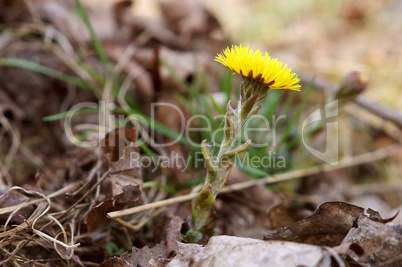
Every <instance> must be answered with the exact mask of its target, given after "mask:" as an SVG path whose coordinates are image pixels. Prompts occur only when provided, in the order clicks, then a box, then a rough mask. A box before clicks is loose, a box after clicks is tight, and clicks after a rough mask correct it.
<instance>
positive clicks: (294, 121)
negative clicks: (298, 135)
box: [275, 78, 315, 153]
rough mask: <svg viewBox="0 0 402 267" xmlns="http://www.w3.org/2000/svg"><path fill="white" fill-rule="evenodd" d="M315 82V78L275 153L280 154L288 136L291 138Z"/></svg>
mask: <svg viewBox="0 0 402 267" xmlns="http://www.w3.org/2000/svg"><path fill="white" fill-rule="evenodd" d="M314 81H315V78H313V80H312V81H311V82H310V84H309V86H308V88H307V90H306V92H305V94H304V96H303V99H302V101H301V103H300V104H299V106H298V107H297V109H296V112H295V114H293V117H292V119H291V120H290V122H289V123H288V125H287V126H286V128H285V130H284V132H283V134H282V137H281V139H280V141H279V142H278V145H277V147H276V149H275V152H277V153H278V152H279V151H280V150H281V147H282V145H283V144H284V143H285V141H286V139H287V138H288V136H289V134H290V132H291V130H292V127H293V125H294V124H295V123H296V121H297V119H298V118H299V116H300V113H301V111H302V110H303V107H304V106H305V104H306V103H307V99H308V96H309V94H310V92H311V89H312V88H313V85H314Z"/></svg>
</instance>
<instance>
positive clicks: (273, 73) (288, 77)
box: [215, 45, 301, 91]
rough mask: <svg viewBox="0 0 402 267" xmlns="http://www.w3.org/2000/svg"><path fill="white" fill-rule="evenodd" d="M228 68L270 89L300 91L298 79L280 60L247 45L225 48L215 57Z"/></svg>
mask: <svg viewBox="0 0 402 267" xmlns="http://www.w3.org/2000/svg"><path fill="white" fill-rule="evenodd" d="M215 61H217V62H220V63H222V64H223V65H224V66H225V67H227V68H228V69H229V70H231V71H233V72H236V73H237V74H240V75H241V76H243V77H244V78H246V79H250V80H252V81H253V82H256V83H258V84H259V85H264V86H266V87H269V88H271V89H279V90H285V89H287V90H295V91H300V87H301V86H300V79H299V78H298V77H297V75H296V74H295V73H293V72H292V70H291V69H290V68H289V67H288V66H287V65H286V64H283V62H282V61H280V60H278V59H277V58H275V59H274V58H271V57H270V56H269V54H268V53H267V52H265V54H264V55H262V53H261V51H260V50H257V51H255V52H254V51H253V49H250V48H249V46H248V45H247V46H242V45H240V46H237V45H234V46H232V48H229V47H228V48H226V49H225V50H224V51H223V53H221V54H218V55H217V56H216V57H215ZM252 81H249V82H252Z"/></svg>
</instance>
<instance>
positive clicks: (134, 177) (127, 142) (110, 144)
mask: <svg viewBox="0 0 402 267" xmlns="http://www.w3.org/2000/svg"><path fill="white" fill-rule="evenodd" d="M137 140H138V134H137V130H136V129H135V128H134V127H130V126H127V127H122V128H119V129H116V130H114V131H112V132H111V133H109V134H107V135H106V137H105V140H104V141H105V143H104V153H105V156H106V158H107V159H108V161H109V170H110V173H111V176H110V181H111V182H112V194H113V197H112V198H113V203H114V202H116V201H117V202H127V201H129V202H134V201H137V199H138V198H139V196H140V195H141V192H142V187H141V185H142V173H141V164H140V154H139V152H140V151H139V148H138V146H137V144H136V142H137Z"/></svg>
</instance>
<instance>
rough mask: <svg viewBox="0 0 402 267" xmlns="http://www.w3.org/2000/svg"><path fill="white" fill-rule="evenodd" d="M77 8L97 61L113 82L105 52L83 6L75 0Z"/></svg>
mask: <svg viewBox="0 0 402 267" xmlns="http://www.w3.org/2000/svg"><path fill="white" fill-rule="evenodd" d="M75 2H76V4H77V7H78V9H79V11H80V15H81V18H82V20H83V21H84V23H85V25H86V26H87V28H88V30H89V34H90V35H91V39H92V42H93V44H94V47H95V50H96V52H97V53H98V56H99V59H100V60H101V62H102V64H103V65H104V66H105V68H106V70H107V72H108V74H109V76H110V77H111V78H113V79H114V80H115V79H116V77H115V75H114V72H113V70H112V68H111V65H110V62H109V59H108V58H107V56H106V53H105V51H104V50H103V47H102V44H101V42H100V41H99V39H98V37H97V36H96V33H95V30H94V28H93V27H92V24H91V21H90V20H89V16H88V13H87V12H86V10H85V8H84V6H83V5H82V4H81V1H80V0H75Z"/></svg>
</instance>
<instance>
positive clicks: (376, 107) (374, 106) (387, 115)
mask: <svg viewBox="0 0 402 267" xmlns="http://www.w3.org/2000/svg"><path fill="white" fill-rule="evenodd" d="M355 102H356V104H358V105H359V106H360V107H363V108H365V109H367V110H368V111H370V112H372V113H374V114H376V115H377V116H379V117H380V118H382V119H385V120H389V121H392V122H393V123H395V124H396V125H397V126H398V127H399V128H400V129H402V114H401V113H400V112H398V111H396V110H394V109H392V108H389V107H386V106H383V105H380V104H379V103H377V102H374V101H372V100H370V99H369V98H367V97H365V96H363V95H361V96H359V97H357V98H356V100H355Z"/></svg>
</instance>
